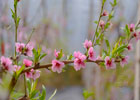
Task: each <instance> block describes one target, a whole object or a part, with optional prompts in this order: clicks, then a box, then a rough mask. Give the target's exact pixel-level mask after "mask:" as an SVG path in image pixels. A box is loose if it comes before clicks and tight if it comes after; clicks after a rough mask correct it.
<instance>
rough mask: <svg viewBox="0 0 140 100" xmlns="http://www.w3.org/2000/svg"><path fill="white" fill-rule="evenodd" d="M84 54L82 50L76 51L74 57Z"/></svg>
mask: <svg viewBox="0 0 140 100" xmlns="http://www.w3.org/2000/svg"><path fill="white" fill-rule="evenodd" d="M81 55H82V53H81V52H80V51H78V52H76V51H75V52H74V57H75V58H79V57H80V56H81Z"/></svg>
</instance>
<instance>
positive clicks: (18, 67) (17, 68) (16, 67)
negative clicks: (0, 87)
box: [13, 65, 21, 72]
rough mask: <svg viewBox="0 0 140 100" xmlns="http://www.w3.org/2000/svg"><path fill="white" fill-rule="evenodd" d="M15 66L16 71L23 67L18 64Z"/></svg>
mask: <svg viewBox="0 0 140 100" xmlns="http://www.w3.org/2000/svg"><path fill="white" fill-rule="evenodd" d="M13 67H14V71H15V72H16V71H18V70H20V68H21V66H17V65H14V66H13Z"/></svg>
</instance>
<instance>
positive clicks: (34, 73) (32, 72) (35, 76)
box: [31, 69, 40, 80]
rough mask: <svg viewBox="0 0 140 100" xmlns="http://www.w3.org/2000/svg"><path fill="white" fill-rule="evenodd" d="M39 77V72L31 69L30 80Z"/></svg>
mask: <svg viewBox="0 0 140 100" xmlns="http://www.w3.org/2000/svg"><path fill="white" fill-rule="evenodd" d="M39 77H40V71H39V70H34V69H31V78H32V79H33V80H36V79H37V78H39Z"/></svg>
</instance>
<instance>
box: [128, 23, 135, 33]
mask: <svg viewBox="0 0 140 100" xmlns="http://www.w3.org/2000/svg"><path fill="white" fill-rule="evenodd" d="M129 28H130V32H134V30H135V24H130V25H129Z"/></svg>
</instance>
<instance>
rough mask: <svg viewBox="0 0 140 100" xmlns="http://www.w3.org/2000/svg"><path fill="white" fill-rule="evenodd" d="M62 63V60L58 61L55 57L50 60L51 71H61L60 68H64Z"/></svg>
mask: <svg viewBox="0 0 140 100" xmlns="http://www.w3.org/2000/svg"><path fill="white" fill-rule="evenodd" d="M64 65H65V64H64V63H63V62H60V61H58V60H56V59H54V60H52V67H51V68H52V71H53V72H58V73H61V72H62V69H63V68H64Z"/></svg>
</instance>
